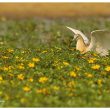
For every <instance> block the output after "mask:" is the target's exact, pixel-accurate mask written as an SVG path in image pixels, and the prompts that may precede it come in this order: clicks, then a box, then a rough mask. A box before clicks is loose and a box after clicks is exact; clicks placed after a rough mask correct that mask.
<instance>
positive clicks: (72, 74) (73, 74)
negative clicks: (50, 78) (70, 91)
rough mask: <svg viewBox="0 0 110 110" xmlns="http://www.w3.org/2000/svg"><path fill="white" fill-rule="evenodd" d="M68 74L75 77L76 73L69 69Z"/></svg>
mask: <svg viewBox="0 0 110 110" xmlns="http://www.w3.org/2000/svg"><path fill="white" fill-rule="evenodd" d="M69 75H70V76H71V77H74V78H75V77H76V76H77V74H76V73H75V72H74V71H71V72H70V73H69Z"/></svg>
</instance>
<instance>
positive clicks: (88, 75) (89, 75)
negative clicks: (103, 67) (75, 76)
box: [85, 73, 93, 78]
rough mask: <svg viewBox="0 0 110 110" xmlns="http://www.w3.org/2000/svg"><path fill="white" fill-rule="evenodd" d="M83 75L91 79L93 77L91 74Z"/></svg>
mask: <svg viewBox="0 0 110 110" xmlns="http://www.w3.org/2000/svg"><path fill="white" fill-rule="evenodd" d="M85 75H86V76H87V77H88V78H92V77H93V74H91V73H85Z"/></svg>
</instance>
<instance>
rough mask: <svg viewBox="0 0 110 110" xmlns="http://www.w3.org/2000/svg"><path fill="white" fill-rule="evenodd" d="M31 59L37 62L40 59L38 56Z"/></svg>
mask: <svg viewBox="0 0 110 110" xmlns="http://www.w3.org/2000/svg"><path fill="white" fill-rule="evenodd" d="M32 61H33V62H39V61H40V59H39V58H32Z"/></svg>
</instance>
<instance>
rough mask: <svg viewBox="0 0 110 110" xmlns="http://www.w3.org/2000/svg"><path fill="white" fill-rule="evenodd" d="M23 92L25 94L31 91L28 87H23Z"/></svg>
mask: <svg viewBox="0 0 110 110" xmlns="http://www.w3.org/2000/svg"><path fill="white" fill-rule="evenodd" d="M23 90H24V91H25V92H29V91H30V90H31V89H30V87H28V86H25V87H23Z"/></svg>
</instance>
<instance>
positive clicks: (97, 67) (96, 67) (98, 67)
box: [91, 65, 100, 70]
mask: <svg viewBox="0 0 110 110" xmlns="http://www.w3.org/2000/svg"><path fill="white" fill-rule="evenodd" d="M91 68H92V69H94V70H99V69H100V65H93V66H92V67H91Z"/></svg>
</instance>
